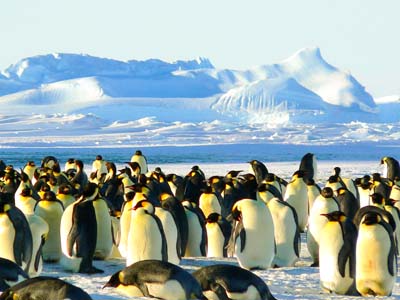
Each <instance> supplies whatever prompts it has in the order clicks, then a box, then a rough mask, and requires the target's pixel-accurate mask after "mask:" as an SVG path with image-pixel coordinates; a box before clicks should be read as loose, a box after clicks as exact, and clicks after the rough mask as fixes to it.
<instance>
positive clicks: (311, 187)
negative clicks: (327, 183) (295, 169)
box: [305, 179, 321, 214]
mask: <svg viewBox="0 0 400 300" xmlns="http://www.w3.org/2000/svg"><path fill="white" fill-rule="evenodd" d="M305 182H306V185H307V195H308V214H310V209H311V207H312V206H313V204H314V201H315V199H317V197H318V196H319V195H320V194H321V188H320V186H319V185H318V184H317V183H316V182H315V180H314V179H306V180H305Z"/></svg>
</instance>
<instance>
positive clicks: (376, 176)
mask: <svg viewBox="0 0 400 300" xmlns="http://www.w3.org/2000/svg"><path fill="white" fill-rule="evenodd" d="M381 180H382V178H381V174H379V173H373V174H372V181H373V182H380V181H381Z"/></svg>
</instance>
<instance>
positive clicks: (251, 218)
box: [228, 199, 275, 270]
mask: <svg viewBox="0 0 400 300" xmlns="http://www.w3.org/2000/svg"><path fill="white" fill-rule="evenodd" d="M232 217H233V218H234V220H235V222H234V226H233V229H232V235H231V239H230V241H229V246H228V251H229V253H230V254H234V255H235V256H236V257H237V259H238V262H239V265H240V266H241V267H242V268H245V269H249V270H253V269H267V268H270V267H271V266H272V261H273V259H274V256H275V240H274V224H273V220H272V216H271V212H270V211H269V209H268V207H267V206H266V204H265V203H263V202H261V201H257V200H253V199H242V200H239V201H237V202H236V203H235V205H234V206H233V208H232Z"/></svg>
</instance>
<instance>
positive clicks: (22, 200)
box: [15, 187, 37, 215]
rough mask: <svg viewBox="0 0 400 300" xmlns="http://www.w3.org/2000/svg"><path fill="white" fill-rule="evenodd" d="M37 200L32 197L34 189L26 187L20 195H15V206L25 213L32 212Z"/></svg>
mask: <svg viewBox="0 0 400 300" xmlns="http://www.w3.org/2000/svg"><path fill="white" fill-rule="evenodd" d="M36 203H37V201H36V200H35V199H34V198H33V197H32V189H31V188H29V187H25V188H24V189H22V190H21V193H20V195H19V197H15V206H16V207H18V208H19V209H20V210H21V211H22V212H23V213H24V214H25V215H26V214H32V213H33V210H34V208H35V205H36Z"/></svg>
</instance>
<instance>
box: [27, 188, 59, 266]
mask: <svg viewBox="0 0 400 300" xmlns="http://www.w3.org/2000/svg"><path fill="white" fill-rule="evenodd" d="M34 212H35V214H36V215H38V216H39V217H42V218H43V219H44V220H45V221H46V222H47V224H49V233H48V235H47V241H46V243H45V244H44V246H43V249H42V252H43V260H44V261H46V262H57V261H59V260H60V258H61V253H62V251H61V240H60V224H61V217H62V215H63V212H64V206H63V205H62V203H61V201H60V200H58V199H57V198H56V195H55V194H54V193H53V192H51V191H48V192H46V193H45V194H44V196H43V199H41V200H40V201H38V202H37V203H36V206H35V209H34Z"/></svg>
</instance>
